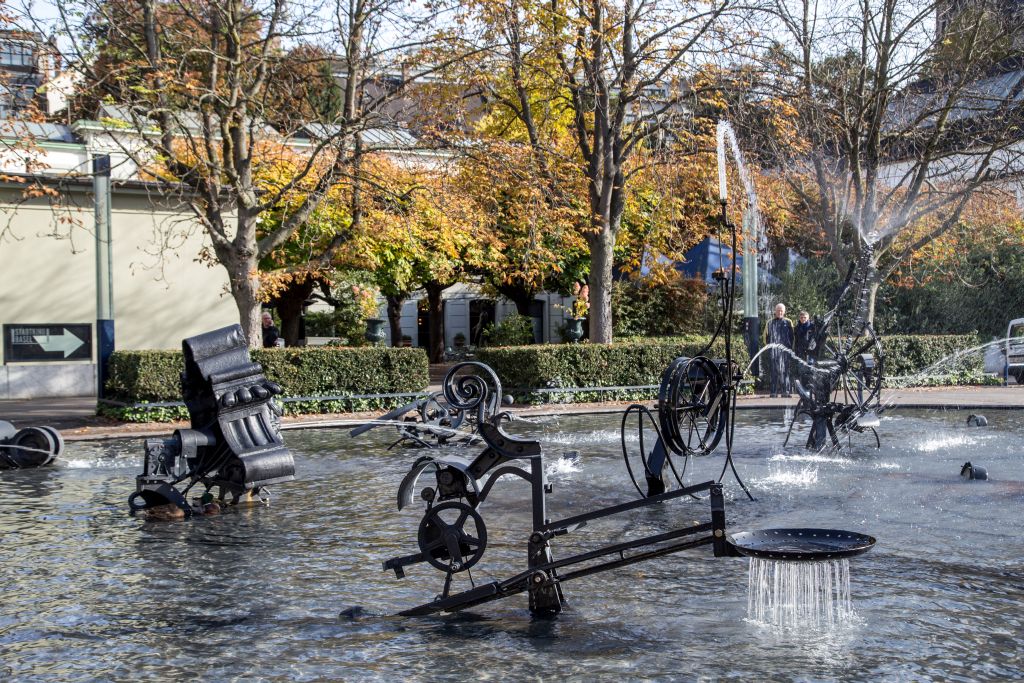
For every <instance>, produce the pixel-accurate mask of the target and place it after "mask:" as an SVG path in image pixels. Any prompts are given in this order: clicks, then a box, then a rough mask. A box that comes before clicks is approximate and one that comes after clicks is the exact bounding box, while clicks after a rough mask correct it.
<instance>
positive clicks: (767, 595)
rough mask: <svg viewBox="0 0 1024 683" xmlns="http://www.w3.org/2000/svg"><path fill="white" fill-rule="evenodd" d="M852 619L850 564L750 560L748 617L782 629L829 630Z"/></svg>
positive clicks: (753, 558)
mask: <svg viewBox="0 0 1024 683" xmlns="http://www.w3.org/2000/svg"><path fill="white" fill-rule="evenodd" d="M852 616H853V604H852V602H851V600H850V562H849V560H845V559H840V560H829V561H826V562H782V561H778V560H763V559H759V558H756V557H752V558H750V574H749V576H748V591H747V617H748V618H749V619H750V620H752V621H754V622H757V623H760V624H765V625H770V626H775V627H779V628H814V629H829V628H834V627H836V626H839V625H841V624H842V623H844V622H847V621H849V620H850V618H851V617H852Z"/></svg>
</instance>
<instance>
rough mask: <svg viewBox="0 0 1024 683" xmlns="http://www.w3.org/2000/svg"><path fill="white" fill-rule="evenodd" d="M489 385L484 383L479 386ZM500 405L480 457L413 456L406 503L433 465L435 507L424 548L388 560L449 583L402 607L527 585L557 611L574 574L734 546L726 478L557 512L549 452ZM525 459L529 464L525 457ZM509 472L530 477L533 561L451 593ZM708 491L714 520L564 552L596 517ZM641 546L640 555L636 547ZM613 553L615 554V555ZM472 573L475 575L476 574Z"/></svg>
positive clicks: (400, 571)
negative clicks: (552, 514)
mask: <svg viewBox="0 0 1024 683" xmlns="http://www.w3.org/2000/svg"><path fill="white" fill-rule="evenodd" d="M481 386H482V385H479V384H478V385H477V390H479V389H480V387H481ZM487 397H488V391H487V390H486V388H484V390H483V391H482V392H480V393H475V395H474V397H473V398H470V399H460V400H459V402H458V405H460V406H461V407H462V408H463V409H471V408H474V407H478V405H479V403H480V402H482V401H486V400H487ZM503 419H504V418H503V416H502V415H501V414H499V415H496V416H494V417H492V418H491V419H490V420H485V421H483V422H481V423H480V424H479V433H480V436H481V438H482V439H483V441H484V442H485V443H486V446H487V447H486V448H485V450H484V451H483V452H482V453H480V454H479V455H478V456H476V457H475V458H473V459H472V460H470V459H468V458H464V457H460V456H457V455H439V456H433V455H426V456H423V457H421V458H419V459H418V460H417V461H416V462H415V463H413V465H412V468H411V469H410V471H409V472H408V474H406V475H405V477H404V478H403V480H402V483H401V485H400V486H399V490H398V508H399V510H402V509H404V508H406V507H408V506H410V505H412V502H413V498H414V493H415V491H416V488H417V481H418V480H419V478H420V475H421V474H423V473H424V472H425V471H432V472H433V474H434V485H433V486H428V487H426V488H423V489H422V490H421V491H420V493H419V497H420V499H421V500H422V501H423V502H424V503H425V504H426V510H425V512H424V514H423V517H422V519H421V521H420V524H419V528H418V532H417V538H416V542H417V546H418V550H419V552H416V553H414V554H411V555H404V556H401V557H395V558H392V559H390V560H387V561H386V562H384V569H385V570H393V571H394V572H395V576H396V577H398V578H403V577H404V576H405V568H406V567H409V566H411V565H415V564H419V563H423V562H425V563H427V564H430V565H431V566H433V567H435V568H436V569H439V570H440V571H441V572H443V573H444V575H445V578H444V587H443V589H442V592H441V594H440V595H439V596H438V597H437V598H436V599H435V600H434V601H432V602H429V603H426V604H424V605H420V606H419V607H415V608H413V609H409V610H406V611H404V612H402V614H403V615H406V616H418V615H425V614H431V613H434V612H442V611H443V612H452V611H458V610H462V609H466V608H468V607H472V606H474V605H479V604H482V603H485V602H490V601H493V600H498V599H501V598H505V597H508V596H511V595H516V594H519V593H523V592H526V593H528V594H529V605H530V611H531V612H533V613H534V614H536V615H542V616H550V615H554V614H558V613H559V612H561V611H562V608H563V606H564V604H565V597H564V595H563V593H562V584H564V583H565V582H566V581H569V580H571V579H574V578H580V577H583V576H588V575H590V574H594V573H597V572H601V571H607V570H610V569H615V568H618V567H624V566H627V565H630V564H634V563H636V562H642V561H644V560H648V559H652V558H655V557H660V556H662V555H667V554H670V553H675V552H679V551H682V550H687V549H690V548H696V547H699V546H703V545H711V546H713V549H714V553H715V555H716V556H724V555H733V554H735V553H734V552H732V551H731V550H730V548H729V546H728V544H727V543H726V540H725V502H724V498H723V497H722V487H721V485H720V484H716V483H714V482H706V483H703V484H699V485H697V486H691V487H687V488H682V489H678V490H675V491H672V492H670V493H664V494H661V495H657V496H652V497H648V498H643V499H641V500H635V501H631V502H628V503H623V504H621V505H615V506H612V507H608V508H604V509H601V510H595V511H592V512H588V513H584V514H580V515H576V516H573V517H569V518H567V519H561V520H554V521H553V520H550V519H548V516H547V496H548V494H550V493H552V486H551V484H550V483H548V481H547V476H546V473H545V466H544V455H543V453H542V451H541V446H540V443H539V442H537V441H532V440H525V439H519V438H517V437H514V436H511V435H509V434H508V433H506V432H505V431H503V430H502V429H501V426H500V425H501V422H502V420H503ZM520 463H524V464H525V466H521V465H520ZM506 475H512V476H515V477H519V478H521V479H524V480H525V481H526V482H527V483H528V484H529V485H530V499H531V511H532V521H533V524H532V533H530V535H529V537H528V538H527V539H525V546H526V554H527V568H526V570H525V571H522V572H520V573H518V574H516V575H514V576H512V577H510V578H508V579H505V580H503V581H492V582H489V583H487V584H484V585H480V586H474V587H473V588H471V589H470V590H467V591H462V592H458V593H452V592H451V588H452V580H453V578H454V577H455V576H456V575H457V574H461V573H462V572H467V573H468V572H469V570H470V569H471V568H473V567H474V566H476V565H477V564H479V562H480V561H481V559H482V558H483V555H484V552H485V551H486V549H487V527H486V524H485V522H484V518H483V515H482V514H481V511H480V506H481V505H482V504H483V503H484V502H485V501H486V500H487V497H488V496H489V494H490V493H491V491H492V490H493V488H494V486H495V484H496V483H497V482H498V481H499V480H500V479H501V478H502V477H505V476H506ZM702 491H706V492H708V493H709V494H710V503H711V506H710V510H709V513H710V514H709V519H708V521H707V522H705V523H703V524H697V525H692V524H688V525H686V526H683V527H680V528H676V529H673V530H671V531H667V532H664V533H660V534H656V535H653V536H649V537H645V538H639V539H633V540H630V541H626V542H622V543H614V544H611V545H608V546H605V547H603V548H600V549H598V550H592V551H589V552H585V553H580V554H577V555H573V556H570V557H566V558H562V559H557V560H556V559H555V558H554V556H553V554H552V550H551V541H552V540H553V539H554V538H556V537H558V536H563V535H565V534H568V533H573V532H575V531H577V530H579V529H581V528H582V527H583V526H585V525H586V523H587V522H588V521H591V520H594V519H599V518H603V517H609V516H611V515H615V514H620V513H623V512H626V511H628V510H634V509H637V508H641V507H647V506H650V505H656V504H659V503H662V502H666V501H669V500H673V499H676V498H680V497H682V496H687V495H694V494H697V493H699V492H702ZM629 552H632V553H633V554H630V555H627V553H629ZM609 558H611V559H609ZM469 576H470V578H472V575H471V574H469Z"/></svg>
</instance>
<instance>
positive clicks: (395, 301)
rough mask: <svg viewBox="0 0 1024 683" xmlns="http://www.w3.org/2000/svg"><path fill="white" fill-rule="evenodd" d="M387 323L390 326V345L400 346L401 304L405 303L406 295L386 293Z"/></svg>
mask: <svg viewBox="0 0 1024 683" xmlns="http://www.w3.org/2000/svg"><path fill="white" fill-rule="evenodd" d="M386 298H387V300H388V325H389V326H390V327H391V345H392V346H401V345H402V305H403V304H404V303H405V300H406V298H408V297H407V295H404V294H403V295H401V296H392V295H390V294H389V295H388V296H387V297H386Z"/></svg>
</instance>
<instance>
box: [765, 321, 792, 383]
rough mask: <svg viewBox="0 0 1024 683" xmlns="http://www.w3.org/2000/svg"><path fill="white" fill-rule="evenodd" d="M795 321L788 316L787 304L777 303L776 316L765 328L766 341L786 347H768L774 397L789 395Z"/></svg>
mask: <svg viewBox="0 0 1024 683" xmlns="http://www.w3.org/2000/svg"><path fill="white" fill-rule="evenodd" d="M793 340H794V334H793V321H792V320H790V319H789V318H787V317H786V305H785V304H775V317H774V318H772V320H771V321H770V322H769V323H768V325H767V326H766V327H765V329H764V342H765V345H766V346H767V345H768V344H778V345H779V346H782V347H784V348H771V349H768V372H769V388H770V390H771V395H772V398H775V397H776V396H782V397H784V398H788V397H789V395H790V394H789V361H790V358H791V355H790V352H789V351H788V350H787V349H790V350H791V349H792V348H793Z"/></svg>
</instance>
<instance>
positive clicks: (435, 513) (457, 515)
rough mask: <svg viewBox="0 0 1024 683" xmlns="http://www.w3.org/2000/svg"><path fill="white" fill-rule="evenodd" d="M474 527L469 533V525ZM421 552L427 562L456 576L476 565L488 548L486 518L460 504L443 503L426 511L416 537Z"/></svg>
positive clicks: (455, 502)
mask: <svg viewBox="0 0 1024 683" xmlns="http://www.w3.org/2000/svg"><path fill="white" fill-rule="evenodd" d="M470 520H472V522H473V526H472V528H471V529H470V530H468V531H467V529H466V524H467V522H469V521H470ZM417 542H418V543H419V547H420V551H421V552H422V553H423V556H424V559H426V561H427V562H429V563H430V564H432V565H433V566H435V567H437V568H438V569H440V570H441V571H443V572H447V573H449V574H455V573H457V572H461V571H465V570H467V569H469V568H470V567H472V566H473V565H475V564H476V563H477V562H479V561H480V558H481V557H483V554H484V549H485V548H486V547H487V527H485V526H484V520H483V517H481V516H480V513H478V512H477V511H476V510H474V509H473V508H472V507H470V506H469V505H466V504H465V503H461V502H458V501H449V502H447V503H441V504H440V505H435V506H434V507H432V508H430V509H429V510H427V513H426V514H425V515H423V520H422V521H421V522H420V529H419V533H418V535H417Z"/></svg>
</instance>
